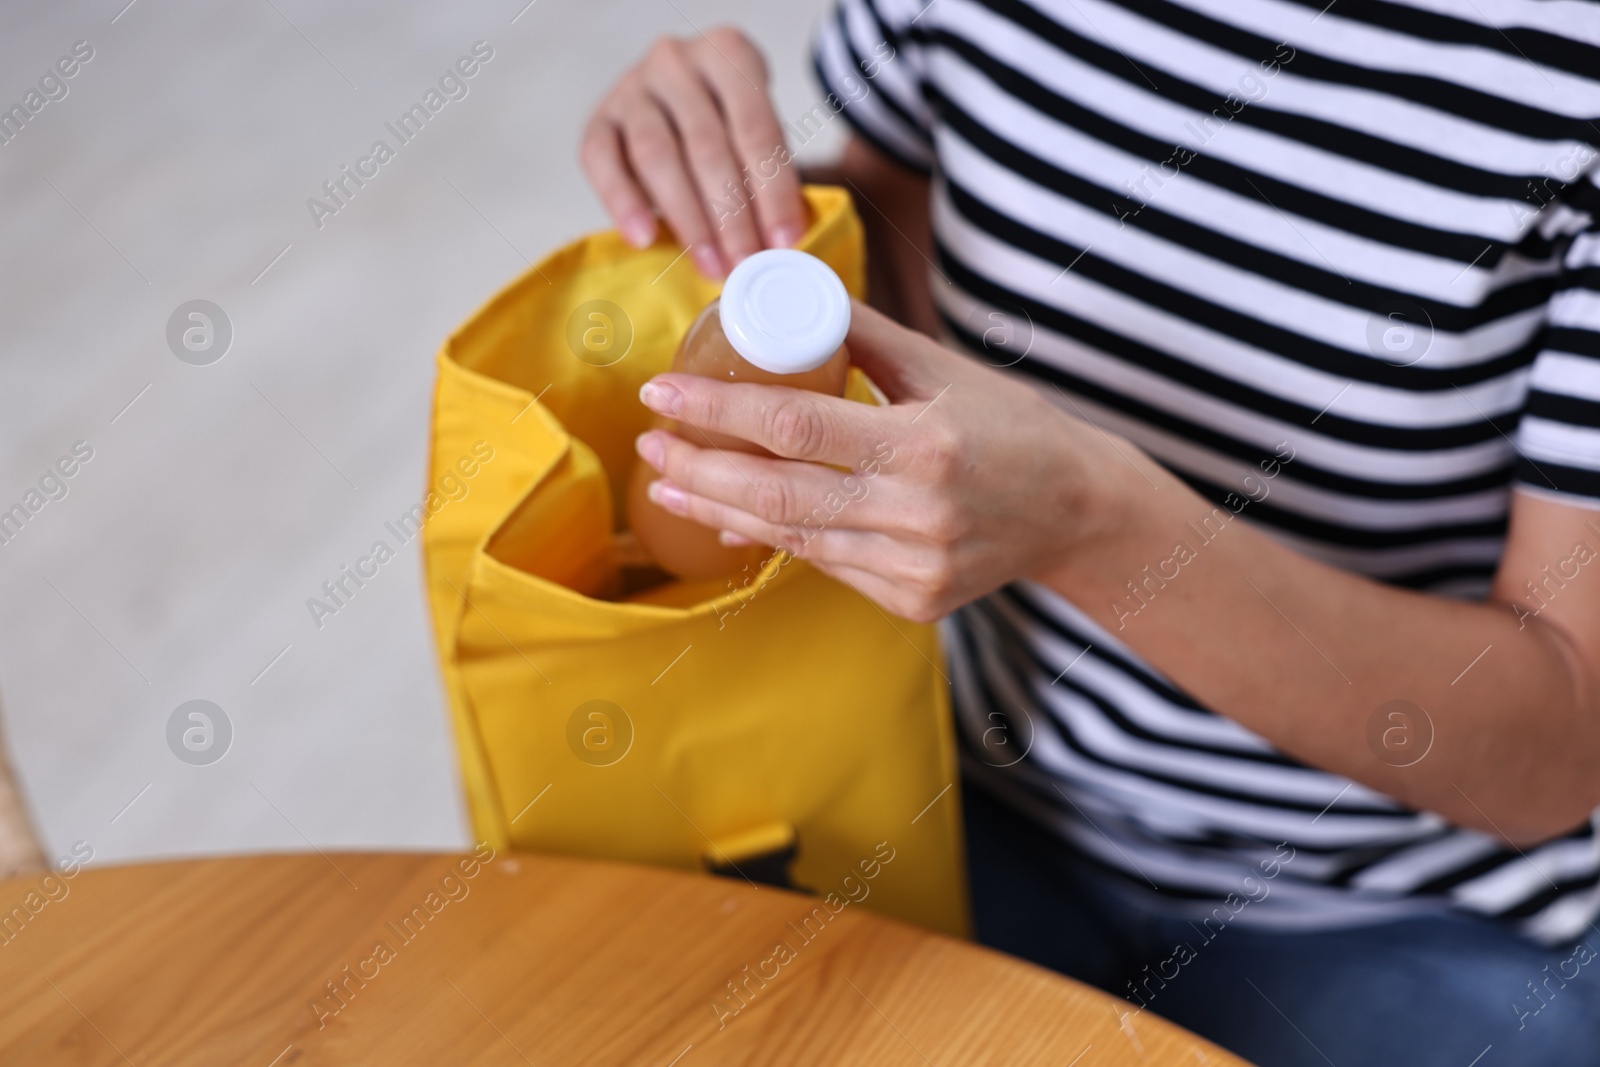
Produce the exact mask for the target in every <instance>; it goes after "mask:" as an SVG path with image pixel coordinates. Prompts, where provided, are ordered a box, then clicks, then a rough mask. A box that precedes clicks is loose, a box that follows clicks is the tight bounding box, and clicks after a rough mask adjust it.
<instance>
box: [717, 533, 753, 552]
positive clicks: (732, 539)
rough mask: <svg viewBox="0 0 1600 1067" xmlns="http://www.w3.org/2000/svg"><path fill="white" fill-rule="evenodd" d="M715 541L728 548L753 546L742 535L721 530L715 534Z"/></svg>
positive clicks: (750, 541) (748, 539) (751, 542)
mask: <svg viewBox="0 0 1600 1067" xmlns="http://www.w3.org/2000/svg"><path fill="white" fill-rule="evenodd" d="M717 540H718V541H720V542H722V544H724V545H726V546H727V547H729V548H743V547H744V546H745V545H753V544H755V542H754V541H752V540H750V538H748V537H745V536H744V535H743V534H736V533H734V532H733V531H732V530H723V531H722V532H721V533H719V534H717Z"/></svg>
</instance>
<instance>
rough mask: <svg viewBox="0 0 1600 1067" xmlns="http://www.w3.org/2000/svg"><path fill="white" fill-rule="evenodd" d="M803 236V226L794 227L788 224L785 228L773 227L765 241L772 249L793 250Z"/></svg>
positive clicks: (804, 233) (804, 232) (804, 231)
mask: <svg viewBox="0 0 1600 1067" xmlns="http://www.w3.org/2000/svg"><path fill="white" fill-rule="evenodd" d="M805 235H806V229H805V227H804V226H796V225H794V224H793V223H790V224H789V225H787V226H778V227H775V228H774V229H773V231H772V233H771V235H770V236H769V237H768V238H767V241H768V243H769V244H771V245H772V247H773V248H793V247H794V246H795V245H797V244H799V243H800V238H802V237H804V236H805Z"/></svg>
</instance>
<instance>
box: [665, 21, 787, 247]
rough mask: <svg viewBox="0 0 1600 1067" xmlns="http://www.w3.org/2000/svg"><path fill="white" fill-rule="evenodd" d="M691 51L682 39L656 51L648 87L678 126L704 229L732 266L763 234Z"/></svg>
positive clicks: (724, 128)
mask: <svg viewBox="0 0 1600 1067" xmlns="http://www.w3.org/2000/svg"><path fill="white" fill-rule="evenodd" d="M689 53H690V49H689V48H688V47H687V46H684V45H681V44H679V43H678V42H672V46H670V47H664V48H660V49H658V51H657V54H656V55H654V56H652V61H651V62H650V63H648V64H646V66H645V68H644V71H643V79H644V85H645V87H646V89H647V90H648V91H649V92H650V95H651V96H653V97H654V98H655V100H656V102H657V103H658V104H659V105H660V106H661V107H662V109H663V110H665V112H666V114H667V117H668V118H669V119H670V120H671V122H672V125H673V127H674V128H675V129H676V130H677V134H678V139H679V145H680V147H681V149H682V156H683V158H684V160H685V161H686V162H687V165H688V170H689V174H690V176H691V177H692V179H693V181H694V183H695V187H696V189H697V191H698V193H699V203H698V204H697V205H696V206H697V209H698V210H699V212H700V214H701V216H702V218H703V220H704V221H705V229H706V232H707V233H708V234H711V235H713V236H714V237H715V239H716V241H717V243H718V251H719V253H720V255H721V257H722V261H723V264H724V265H725V266H727V267H731V266H733V264H735V263H737V262H739V261H740V260H741V259H744V258H745V257H746V256H748V255H750V254H751V253H753V252H758V251H760V250H761V238H760V236H759V235H758V234H757V233H756V220H755V218H754V217H753V215H752V213H751V212H748V211H744V210H742V208H743V205H744V194H743V191H742V190H743V186H742V183H741V180H740V172H739V169H738V164H737V163H736V162H735V161H734V155H733V146H732V144H730V142H729V139H728V133H729V131H728V129H727V125H726V122H725V120H724V118H723V116H722V112H721V111H720V110H719V109H718V104H717V101H716V100H715V99H713V97H712V95H711V88H710V86H709V85H708V84H707V83H706V80H705V79H704V78H703V77H702V76H701V71H700V70H699V69H698V68H697V67H696V66H694V65H692V64H691V59H690V54H689ZM716 65H718V66H726V64H725V63H723V62H720V61H716ZM741 84H743V83H742V82H741ZM746 88H747V89H748V87H746ZM764 102H765V101H764V99H763V103H764ZM697 262H698V261H697Z"/></svg>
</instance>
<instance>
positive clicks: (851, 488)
mask: <svg viewBox="0 0 1600 1067" xmlns="http://www.w3.org/2000/svg"><path fill="white" fill-rule="evenodd" d="M637 448H638V452H639V455H640V456H641V457H642V458H643V459H644V461H645V462H646V463H648V464H649V465H650V466H651V467H653V468H654V469H655V470H657V471H659V472H660V473H661V474H663V475H665V476H666V477H667V479H668V480H669V481H670V482H671V483H672V484H674V485H677V486H679V487H681V488H682V489H684V490H685V491H686V492H689V493H693V494H695V495H696V496H703V497H706V498H708V499H711V500H716V501H720V502H721V503H724V504H727V505H729V506H731V507H734V508H738V509H739V510H741V511H745V512H748V513H749V514H751V515H754V516H755V517H756V518H758V519H761V520H763V521H765V522H767V523H770V524H772V525H773V526H775V527H780V526H801V525H802V524H809V527H810V528H813V529H820V528H822V527H824V526H833V527H839V528H844V529H859V528H862V527H869V526H870V527H880V528H881V527H884V526H886V525H893V520H894V518H895V508H894V506H893V503H892V497H893V487H892V486H890V485H889V483H888V482H887V481H885V480H879V479H877V478H876V477H866V476H864V475H862V474H858V473H855V472H853V471H852V472H850V473H841V472H839V471H837V470H834V469H833V468H831V467H823V466H819V465H817V464H812V463H796V462H794V461H792V460H784V459H769V458H766V457H764V456H752V455H748V454H746V453H743V452H730V451H718V450H716V449H710V448H698V447H696V446H695V445H693V444H690V443H688V442H686V441H684V440H682V439H680V438H679V437H677V436H676V435H675V434H671V433H667V432H666V431H664V430H652V431H650V432H649V433H645V434H641V435H640V436H639V439H638V442H637ZM880 487H881V489H880ZM884 492H887V493H888V494H889V498H890V502H889V503H888V504H887V508H888V510H887V511H886V510H885V508H886V504H885V499H886V498H885V497H884V495H883V494H884Z"/></svg>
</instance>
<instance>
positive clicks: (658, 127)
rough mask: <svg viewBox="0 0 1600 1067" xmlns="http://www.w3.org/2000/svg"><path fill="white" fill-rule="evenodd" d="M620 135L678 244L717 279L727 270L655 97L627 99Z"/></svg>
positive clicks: (673, 134)
mask: <svg viewBox="0 0 1600 1067" xmlns="http://www.w3.org/2000/svg"><path fill="white" fill-rule="evenodd" d="M622 134H623V141H624V143H625V144H626V146H627V151H628V162H629V164H630V166H631V168H632V170H633V173H634V174H635V175H636V176H637V177H638V178H639V180H640V181H641V182H642V183H643V184H644V188H645V191H646V192H647V193H648V194H649V196H650V199H651V201H652V202H653V203H654V204H655V205H656V206H657V207H658V208H659V209H660V210H661V214H662V217H663V218H665V219H666V220H667V225H668V226H670V227H671V228H672V232H673V234H674V235H675V236H676V237H677V238H678V243H679V244H681V245H683V246H684V247H685V248H687V249H688V250H689V255H690V257H691V258H692V259H693V260H694V264H695V266H696V267H698V268H699V269H700V273H701V274H704V275H705V276H706V277H708V278H720V277H722V276H723V275H724V274H726V273H727V267H726V265H725V264H724V262H723V259H722V253H721V252H720V251H719V250H718V246H717V242H716V240H715V238H714V237H713V236H712V233H711V224H710V223H709V222H708V221H707V220H706V215H705V212H704V211H703V210H702V209H701V206H700V193H699V190H698V189H697V188H696V187H695V182H694V179H693V178H691V177H690V175H689V169H688V165H687V163H686V162H685V160H684V158H683V151H682V145H681V144H680V143H679V141H678V136H677V132H676V130H675V129H674V127H673V125H672V122H671V121H670V120H669V119H668V118H667V115H666V112H664V111H663V110H662V109H661V106H660V104H658V103H657V102H656V100H655V98H654V97H652V96H650V95H649V94H648V93H646V92H644V91H642V90H641V91H640V92H638V93H637V94H636V95H635V96H634V98H633V99H632V100H631V101H629V103H628V105H627V107H626V108H625V109H624V111H623V114H622Z"/></svg>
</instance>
